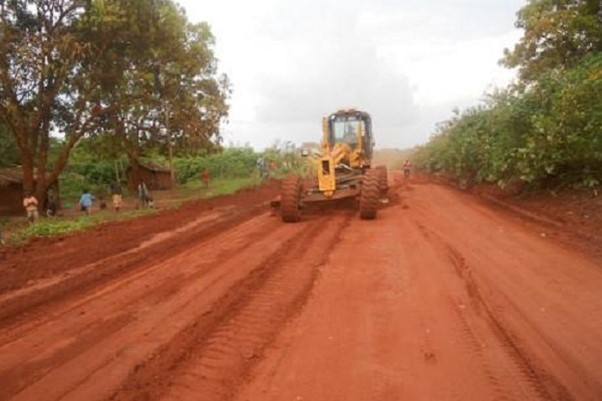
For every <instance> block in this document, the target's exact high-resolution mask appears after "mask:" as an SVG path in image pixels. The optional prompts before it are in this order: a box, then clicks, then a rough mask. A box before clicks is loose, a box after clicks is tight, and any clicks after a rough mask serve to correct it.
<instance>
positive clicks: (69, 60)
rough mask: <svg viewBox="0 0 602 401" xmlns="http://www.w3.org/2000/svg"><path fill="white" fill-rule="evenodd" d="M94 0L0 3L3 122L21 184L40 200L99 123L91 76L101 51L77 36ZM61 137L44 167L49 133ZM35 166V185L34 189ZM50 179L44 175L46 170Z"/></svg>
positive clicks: (92, 10)
mask: <svg viewBox="0 0 602 401" xmlns="http://www.w3.org/2000/svg"><path fill="white" fill-rule="evenodd" d="M98 4H99V2H97V1H88V2H82V1H76V0H38V1H35V2H34V1H25V0H12V1H2V2H1V3H0V123H1V124H3V125H5V126H6V127H7V129H8V131H9V132H10V133H11V135H12V136H13V137H14V138H15V141H16V143H17V147H18V149H19V153H20V156H21V163H22V165H23V180H24V181H23V185H24V189H25V190H26V191H31V190H35V191H36V194H37V195H38V196H39V197H42V195H43V194H44V192H45V191H46V189H47V185H48V182H52V181H54V180H55V179H57V177H58V175H59V174H60V172H61V171H62V169H63V168H64V167H65V164H66V163H67V160H68V156H69V152H70V151H71V149H72V148H73V146H74V145H75V144H76V143H77V141H78V140H79V138H81V137H82V136H83V135H85V134H86V133H87V132H91V131H94V130H95V129H97V127H98V126H99V122H100V116H101V115H102V114H104V113H105V112H106V111H105V110H103V109H95V108H94V107H93V106H94V104H95V103H93V99H94V98H97V92H98V81H97V80H96V76H95V75H94V74H92V73H91V70H92V69H93V66H94V60H96V59H97V57H102V56H103V52H102V51H100V52H98V51H97V50H98V49H93V46H92V45H91V43H90V42H89V41H88V40H87V38H85V36H83V35H82V33H83V29H82V27H83V25H84V24H83V22H84V21H85V20H86V19H87V18H90V16H91V15H92V14H94V13H95V10H96V9H97V6H98ZM55 132H56V133H62V134H63V135H64V138H65V140H64V142H63V146H62V148H61V149H60V151H59V154H58V157H57V158H56V160H55V161H54V163H52V165H51V166H48V164H49V160H48V156H49V154H48V151H49V148H50V142H51V141H50V137H51V134H52V133H55ZM34 168H37V173H38V174H37V182H36V183H35V184H36V187H35V188H34ZM47 171H48V172H49V173H50V177H49V179H48V180H47V179H46V172H47Z"/></svg>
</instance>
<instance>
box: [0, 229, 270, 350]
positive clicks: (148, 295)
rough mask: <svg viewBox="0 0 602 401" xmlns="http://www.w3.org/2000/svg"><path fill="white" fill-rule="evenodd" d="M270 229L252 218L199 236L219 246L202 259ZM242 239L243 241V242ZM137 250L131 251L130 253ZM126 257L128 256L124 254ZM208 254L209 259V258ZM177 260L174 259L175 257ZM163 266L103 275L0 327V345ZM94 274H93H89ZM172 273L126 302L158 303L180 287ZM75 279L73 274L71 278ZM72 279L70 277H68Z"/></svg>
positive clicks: (223, 255) (224, 256) (222, 256)
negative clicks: (209, 235)
mask: <svg viewBox="0 0 602 401" xmlns="http://www.w3.org/2000/svg"><path fill="white" fill-rule="evenodd" d="M207 229H211V227H207ZM272 230H273V226H271V225H265V224H256V222H255V220H254V219H251V220H247V221H245V222H243V223H239V224H238V225H236V226H234V227H233V228H231V229H229V230H226V231H224V233H223V235H219V236H217V237H215V238H210V239H206V241H203V237H200V242H199V243H204V244H205V246H206V247H209V248H212V249H221V251H220V253H218V254H217V255H215V256H212V255H206V257H205V262H207V264H209V262H216V261H218V260H221V261H226V260H228V258H230V257H232V256H233V255H234V254H235V253H233V252H232V250H234V249H242V248H244V247H246V246H248V245H249V244H250V243H252V242H253V241H254V240H255V239H256V238H259V237H262V236H264V235H266V233H268V232H269V231H272ZM243 241H244V242H243ZM155 246H161V247H162V246H163V244H161V243H157V244H155ZM134 252H136V250H133V251H132V253H134ZM191 252H196V251H194V250H193V251H190V250H188V251H186V250H184V251H181V252H179V255H178V254H176V256H174V254H171V258H170V259H168V260H169V261H170V263H173V262H174V259H175V258H181V257H185V256H189V255H190V253H191ZM126 257H127V256H126ZM208 257H210V259H208ZM118 259H119V255H116V256H114V257H111V258H108V259H107V260H106V261H104V262H102V263H99V264H94V265H93V266H92V267H96V268H99V269H105V268H106V269H108V270H110V265H111V263H112V262H114V261H115V260H118ZM176 260H177V259H176ZM87 267H88V266H86V267H84V268H83V269H84V272H83V273H82V274H84V275H85V274H87V273H91V272H89V271H88V269H87ZM164 268H165V266H164V264H163V261H161V260H159V261H158V263H156V264H144V265H141V266H138V268H133V269H131V270H129V271H127V272H122V273H123V274H122V275H116V276H110V277H106V280H105V281H104V282H98V283H96V286H95V288H91V289H89V291H88V292H87V293H86V294H78V295H79V297H78V298H77V299H75V300H73V299H68V300H65V302H64V306H60V305H54V304H56V303H57V302H53V304H52V305H50V306H53V308H52V309H51V310H46V311H45V313H44V314H43V315H41V316H40V317H39V318H38V319H31V318H30V319H29V320H28V321H27V323H26V324H21V325H12V326H6V327H3V328H2V329H1V330H0V347H1V346H5V345H6V344H8V343H9V342H11V341H14V340H15V339H18V338H20V337H22V336H23V334H24V333H27V332H28V331H31V330H33V329H35V328H37V327H40V326H43V325H44V324H47V323H48V322H50V321H52V320H58V319H61V317H62V316H64V315H65V314H67V313H69V312H72V311H74V310H76V309H78V308H79V309H81V308H83V307H85V306H86V304H90V303H91V302H94V301H95V300H97V299H99V298H102V297H104V296H106V294H108V293H110V292H114V291H117V290H118V289H119V288H122V287H124V286H126V285H130V284H132V283H134V282H135V281H136V280H140V279H142V278H143V277H144V276H148V275H151V274H154V273H157V272H160V271H161V270H162V269H164ZM205 273H207V270H206V269H199V270H198V271H197V272H196V273H195V274H194V275H192V276H188V277H187V279H195V278H196V277H199V276H200V275H202V274H205ZM92 274H93V273H92ZM175 278H176V277H175V275H174V276H172V279H171V280H164V281H157V282H155V283H153V287H148V288H147V291H145V292H142V293H141V294H140V295H139V297H138V298H135V297H133V298H130V299H129V300H128V302H129V303H130V304H136V303H137V302H140V301H142V300H145V299H146V300H148V301H150V300H151V299H152V298H156V299H157V301H156V302H160V301H161V300H162V299H164V298H165V297H166V296H168V295H169V293H170V292H173V291H175V290H176V289H177V288H178V287H181V282H180V281H179V280H176V279H175ZM73 279H75V277H74V278H73ZM69 280H72V278H69ZM81 281H82V282H84V283H85V282H86V279H85V278H82V279H81Z"/></svg>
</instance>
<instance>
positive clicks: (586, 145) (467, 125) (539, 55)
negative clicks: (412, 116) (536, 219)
mask: <svg viewBox="0 0 602 401" xmlns="http://www.w3.org/2000/svg"><path fill="white" fill-rule="evenodd" d="M601 4H602V3H600V2H599V1H597V0H596V1H592V0H588V1H585V0H569V1H561V2H550V1H547V0H531V1H529V3H528V4H527V5H526V6H524V7H523V8H522V9H521V10H520V11H519V12H518V14H517V16H518V19H517V22H516V26H517V27H519V28H522V29H524V35H523V37H522V39H521V40H520V42H519V43H518V44H517V45H516V46H515V47H514V49H510V50H509V49H506V50H505V54H504V57H503V59H502V60H501V64H503V65H504V66H506V67H509V68H518V78H517V80H516V82H514V83H513V84H512V85H510V86H508V87H507V88H503V89H499V90H496V91H495V92H494V93H490V94H488V95H486V97H485V101H484V102H483V103H482V104H480V105H477V106H474V107H471V108H469V109H467V110H463V111H455V112H454V116H453V117H452V118H451V119H449V120H448V121H445V122H443V123H441V124H440V126H439V127H438V130H437V132H436V133H435V134H434V135H433V137H432V138H431V140H430V142H429V143H428V144H426V145H424V146H422V147H419V148H418V149H417V151H416V153H415V154H414V156H413V157H414V160H415V164H416V165H417V166H418V167H419V168H421V169H424V170H427V171H430V172H443V173H446V174H449V175H451V176H453V177H454V178H456V179H458V180H461V181H464V182H466V183H482V182H487V183H497V184H498V185H500V186H501V187H505V186H507V185H509V184H512V183H517V182H518V183H522V184H525V186H527V187H531V188H553V189H557V188H566V187H577V186H578V187H598V186H600V184H601V183H602V10H601V7H602V5H601Z"/></svg>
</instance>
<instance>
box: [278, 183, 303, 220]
mask: <svg viewBox="0 0 602 401" xmlns="http://www.w3.org/2000/svg"><path fill="white" fill-rule="evenodd" d="M302 193H303V184H302V182H301V178H300V177H297V176H292V177H287V178H285V179H284V181H282V189H281V193H280V209H281V211H282V221H283V222H285V223H295V222H297V221H299V220H301V196H302Z"/></svg>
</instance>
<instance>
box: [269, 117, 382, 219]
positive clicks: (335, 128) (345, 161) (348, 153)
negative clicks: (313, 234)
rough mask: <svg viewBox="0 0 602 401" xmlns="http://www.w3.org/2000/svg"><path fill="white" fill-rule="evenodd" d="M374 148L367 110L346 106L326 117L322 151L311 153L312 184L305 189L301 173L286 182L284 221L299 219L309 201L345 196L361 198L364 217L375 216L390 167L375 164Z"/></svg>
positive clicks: (361, 211) (371, 217) (282, 208)
mask: <svg viewBox="0 0 602 401" xmlns="http://www.w3.org/2000/svg"><path fill="white" fill-rule="evenodd" d="M373 148H374V136H373V134H372V120H371V118H370V115H369V114H368V113H366V112H364V111H359V110H355V109H345V110H339V111H337V112H336V113H333V114H331V115H330V116H328V117H325V118H323V119H322V143H321V149H320V152H318V153H316V154H313V155H310V158H311V161H312V164H313V169H312V170H313V177H312V181H313V183H312V185H310V186H309V187H308V188H305V187H304V181H303V179H302V178H301V177H299V176H291V177H288V178H286V179H285V180H284V181H283V183H282V191H281V194H280V209H281V212H282V220H283V221H284V222H287V223H288V222H296V221H299V220H300V219H301V211H302V209H303V208H304V206H305V205H306V204H308V203H311V202H328V201H333V200H337V199H345V198H355V199H357V200H358V201H359V210H360V217H361V218H362V219H374V218H375V217H376V213H377V208H378V204H379V202H380V199H381V197H383V196H384V195H385V194H386V192H387V170H386V168H385V167H384V166H382V167H380V166H379V167H376V168H374V167H373V166H372V154H373Z"/></svg>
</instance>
